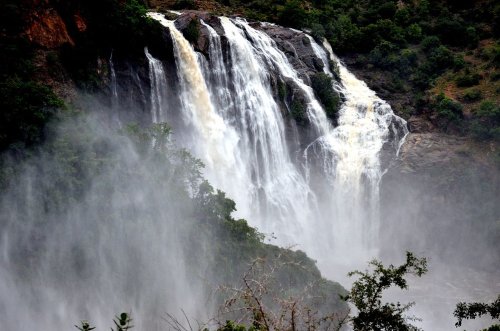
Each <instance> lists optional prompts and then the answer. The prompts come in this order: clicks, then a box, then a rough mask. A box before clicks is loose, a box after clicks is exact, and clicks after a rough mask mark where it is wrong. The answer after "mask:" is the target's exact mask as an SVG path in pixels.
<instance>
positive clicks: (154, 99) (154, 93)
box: [144, 47, 167, 123]
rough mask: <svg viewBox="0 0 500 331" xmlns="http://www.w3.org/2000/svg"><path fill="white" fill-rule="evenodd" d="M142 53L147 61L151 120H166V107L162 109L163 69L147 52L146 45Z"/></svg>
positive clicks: (163, 103) (164, 96)
mask: <svg viewBox="0 0 500 331" xmlns="http://www.w3.org/2000/svg"><path fill="white" fill-rule="evenodd" d="M144 53H145V55H146V58H147V59H148V62H149V82H150V88H151V98H150V102H151V120H152V122H153V123H160V122H165V121H166V120H167V114H166V109H164V107H165V101H166V99H167V96H166V93H167V77H166V75H165V70H164V69H163V64H162V63H161V61H159V60H157V59H155V58H154V57H153V56H152V55H151V54H150V53H149V51H148V48H147V47H146V48H144Z"/></svg>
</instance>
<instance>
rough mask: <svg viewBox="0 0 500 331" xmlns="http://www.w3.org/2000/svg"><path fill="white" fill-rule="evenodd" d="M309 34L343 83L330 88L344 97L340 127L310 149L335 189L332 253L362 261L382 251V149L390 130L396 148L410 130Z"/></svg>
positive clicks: (338, 257)
mask: <svg viewBox="0 0 500 331" xmlns="http://www.w3.org/2000/svg"><path fill="white" fill-rule="evenodd" d="M309 38H310V40H311V43H312V46H313V50H314V52H315V53H316V55H317V56H318V58H320V59H321V60H322V61H323V63H324V68H325V69H324V71H325V73H326V74H328V75H330V76H333V74H332V72H331V70H330V69H329V68H328V62H329V61H328V60H331V61H333V62H334V63H335V64H336V65H337V67H338V71H339V72H338V74H339V77H340V80H341V84H334V86H332V88H334V89H335V90H337V91H339V92H341V93H342V95H343V96H344V98H345V100H344V102H343V104H342V106H341V108H340V111H339V114H338V126H337V127H336V128H334V129H333V130H331V131H330V132H329V133H328V134H326V135H325V136H323V137H320V138H319V139H318V140H317V141H315V142H313V143H312V144H311V145H310V146H309V147H308V149H313V150H315V152H316V153H318V152H319V153H318V155H320V156H321V158H323V162H322V163H321V164H322V165H323V171H324V174H325V175H326V178H327V179H328V181H329V183H330V185H331V187H332V192H331V196H330V197H329V199H330V201H331V205H330V213H331V215H332V216H331V222H332V227H331V229H332V230H333V231H332V232H331V236H332V239H333V240H332V244H333V245H332V252H333V254H334V256H335V260H336V261H337V262H338V263H341V264H350V263H352V262H350V261H352V260H358V261H364V260H366V259H367V258H369V257H370V256H377V254H378V252H377V249H378V247H379V243H378V232H379V183H380V180H381V177H382V175H383V169H382V167H381V164H380V152H381V150H382V147H383V146H384V144H385V143H387V142H388V139H389V136H390V133H391V131H390V130H392V133H396V134H394V137H392V138H393V140H394V141H395V143H396V145H397V147H398V149H399V147H400V145H401V144H402V140H403V138H404V137H405V136H406V134H407V133H408V130H407V129H406V122H405V121H404V120H403V119H401V118H400V117H398V116H396V115H394V113H393V112H392V109H391V107H390V106H389V104H387V103H386V102H385V101H384V100H382V99H380V98H379V97H377V95H376V94H375V92H374V91H372V90H370V89H369V88H368V86H367V85H366V84H365V83H364V82H362V81H360V80H359V79H357V78H356V77H355V76H354V75H353V74H352V73H351V72H349V71H348V70H347V68H346V67H345V66H344V65H343V64H342V63H341V61H340V60H339V59H338V58H337V57H336V56H335V55H334V53H333V51H332V48H331V46H330V45H329V43H328V42H327V41H326V40H325V41H324V48H325V49H326V50H327V51H328V53H329V54H327V53H326V52H325V50H324V49H323V48H321V47H320V46H319V45H317V44H316V42H315V41H314V40H313V39H312V38H311V37H309ZM398 133H401V134H398ZM318 145H319V146H318ZM308 149H306V154H307V153H308V152H309V151H308ZM396 153H397V151H396ZM345 252H349V254H345Z"/></svg>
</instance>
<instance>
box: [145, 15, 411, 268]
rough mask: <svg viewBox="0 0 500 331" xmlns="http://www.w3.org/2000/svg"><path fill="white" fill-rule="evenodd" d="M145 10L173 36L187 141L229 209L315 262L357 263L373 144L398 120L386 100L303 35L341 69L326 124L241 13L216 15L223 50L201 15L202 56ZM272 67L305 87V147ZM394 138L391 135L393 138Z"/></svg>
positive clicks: (373, 168) (372, 205)
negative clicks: (298, 143)
mask: <svg viewBox="0 0 500 331" xmlns="http://www.w3.org/2000/svg"><path fill="white" fill-rule="evenodd" d="M150 16H151V17H153V18H155V19H157V20H159V21H160V22H161V23H162V24H163V25H165V26H167V27H168V28H169V30H170V33H171V35H172V39H173V40H174V47H175V56H176V65H177V69H178V72H177V74H178V75H179V81H180V86H181V96H180V99H181V103H182V106H183V109H182V112H183V116H185V117H186V119H187V122H188V123H191V124H192V127H193V134H194V135H195V136H196V135H198V137H197V138H195V139H194V141H193V142H191V147H192V148H191V150H193V151H194V152H195V154H196V155H197V156H199V157H200V158H202V160H203V161H204V162H205V163H206V164H207V170H206V175H207V176H208V178H209V179H210V180H211V182H212V183H213V184H214V185H215V186H216V187H218V188H221V189H222V190H224V191H226V192H227V193H228V195H229V196H230V197H232V198H233V199H235V201H236V203H237V207H238V209H239V211H238V216H242V217H245V218H247V219H248V220H249V221H250V222H251V224H252V225H254V226H257V227H258V228H259V229H260V230H261V231H263V232H264V233H266V234H270V233H274V234H275V235H276V236H277V237H278V238H277V240H278V241H277V242H278V243H280V244H282V245H289V244H299V247H298V248H300V249H303V250H305V251H306V252H308V253H309V254H311V255H312V256H313V257H314V258H317V259H318V260H319V263H320V265H322V266H326V265H329V264H332V261H334V263H335V264H338V265H346V269H348V268H351V267H352V265H353V261H356V263H358V262H359V263H364V262H365V261H366V260H368V259H370V258H371V257H374V256H377V247H378V231H379V229H378V224H379V219H378V218H379V215H378V204H379V192H378V186H379V182H380V179H381V176H382V174H383V169H382V168H381V164H380V152H381V149H382V147H383V146H384V144H385V143H386V142H387V141H388V140H389V138H390V133H391V132H390V130H391V126H393V125H394V123H397V126H401V127H403V128H404V129H401V130H403V131H404V130H406V123H405V122H404V121H403V120H401V119H399V118H398V117H396V116H395V115H394V114H393V112H392V110H391V108H390V106H389V105H388V104H387V103H386V102H385V101H383V100H381V99H380V98H378V97H377V96H376V94H375V92H373V91H372V90H370V89H369V88H368V87H367V86H366V84H364V83H363V82H362V81H360V80H358V79H357V78H356V77H355V76H354V75H353V74H351V73H350V72H349V71H348V70H347V69H346V68H345V66H343V65H342V63H340V61H339V60H338V59H337V58H336V57H335V56H334V55H333V52H331V49H329V45H328V44H325V45H324V46H323V47H325V48H326V49H328V51H329V52H326V51H325V48H323V47H321V46H320V45H318V44H317V43H316V42H315V41H314V40H313V39H312V38H311V37H308V38H309V39H310V41H311V47H312V48H313V50H314V52H315V54H316V55H317V57H318V58H319V59H321V60H322V61H323V63H324V72H325V73H326V74H328V75H330V76H333V74H332V72H331V69H330V68H329V62H330V61H329V60H332V61H334V62H336V63H337V65H338V67H339V69H340V72H339V74H340V78H341V84H338V83H336V84H335V85H333V86H332V89H335V90H337V91H340V92H341V93H342V94H343V95H344V97H345V102H344V103H343V104H342V107H341V109H340V112H339V118H338V126H337V127H333V126H332V125H331V123H330V121H329V120H328V118H327V117H326V114H325V112H324V110H323V109H322V107H321V105H320V103H319V102H318V100H317V99H316V98H315V95H314V92H313V90H312V89H311V88H310V87H309V86H308V85H306V84H305V83H304V82H303V81H302V80H301V79H300V78H299V74H298V72H297V71H296V70H295V69H294V68H293V66H292V65H291V64H290V63H289V61H288V59H287V57H286V56H285V54H284V53H283V52H282V51H280V50H279V48H278V46H277V45H276V44H275V42H274V41H273V40H272V39H271V38H270V37H269V36H268V35H267V34H265V33H264V32H262V31H259V30H257V29H254V28H253V27H251V26H250V25H249V24H248V23H247V22H246V21H245V20H242V19H229V18H225V17H221V18H220V22H221V25H222V28H223V30H224V35H225V37H226V40H227V43H228V45H229V50H228V55H227V58H224V54H223V50H222V45H221V38H220V36H219V35H218V34H217V32H216V31H215V30H214V29H213V28H212V27H210V26H209V25H208V24H206V23H205V22H203V21H202V22H201V25H202V27H203V28H205V29H206V30H207V31H208V37H209V43H210V45H209V54H208V60H207V59H205V58H204V57H203V56H202V55H201V54H196V52H195V51H194V50H193V48H192V47H191V46H190V45H189V43H188V42H187V41H186V40H185V39H184V37H183V36H182V34H181V33H180V32H179V31H178V30H177V29H176V28H175V25H174V24H173V22H171V21H167V20H165V19H164V17H163V16H162V15H159V14H150ZM271 72H274V73H275V74H277V75H279V76H280V77H281V78H282V79H286V81H288V82H291V84H293V85H294V86H295V87H296V88H298V89H299V90H301V91H302V94H303V95H304V97H305V101H306V111H307V115H308V118H309V121H310V123H311V127H312V129H313V131H314V134H315V135H316V139H314V140H313V142H312V143H311V144H310V145H309V146H308V147H307V148H306V150H304V151H295V150H293V151H291V150H290V149H289V147H288V144H287V141H290V140H294V139H297V137H290V136H287V131H286V125H285V120H284V114H283V113H282V111H281V110H280V107H279V106H278V104H277V102H276V100H275V95H274V93H273V89H272V84H271V77H270V74H271ZM207 82H209V84H207ZM174 130H175V129H174ZM396 131H397V130H396ZM396 131H395V132H396ZM406 132H407V131H404V134H406ZM292 134H293V133H292ZM400 138H401V137H400V136H396V137H395V139H394V140H395V141H396V142H397V143H396V145H397V146H399V142H400V140H401V139H400ZM230 151H231V152H230ZM297 153H298V154H299V155H301V154H303V155H304V160H306V162H305V163H302V162H298V161H297V160H296V158H295V157H293V155H297ZM311 173H314V175H313V176H312V177H315V178H316V179H315V180H314V179H311V176H310V175H311ZM318 178H320V180H319V181H318ZM318 182H320V183H318ZM325 252H328V254H326V255H325ZM347 265H348V266H347Z"/></svg>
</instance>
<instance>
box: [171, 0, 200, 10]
mask: <svg viewBox="0 0 500 331" xmlns="http://www.w3.org/2000/svg"><path fill="white" fill-rule="evenodd" d="M172 8H173V9H196V2H195V1H194V0H176V1H175V4H174V5H173V7H172Z"/></svg>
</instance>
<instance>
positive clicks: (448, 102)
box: [433, 93, 463, 122]
mask: <svg viewBox="0 0 500 331" xmlns="http://www.w3.org/2000/svg"><path fill="white" fill-rule="evenodd" d="M433 106H434V109H435V111H436V113H437V115H438V116H439V117H440V118H441V119H445V120H447V121H449V122H452V121H457V120H459V119H461V118H462V117H463V114H462V108H463V107H462V105H461V104H460V103H458V102H456V101H454V100H452V99H450V98H447V97H446V96H445V95H444V94H443V93H441V94H439V95H438V96H437V97H436V98H435V99H434V102H433Z"/></svg>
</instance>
